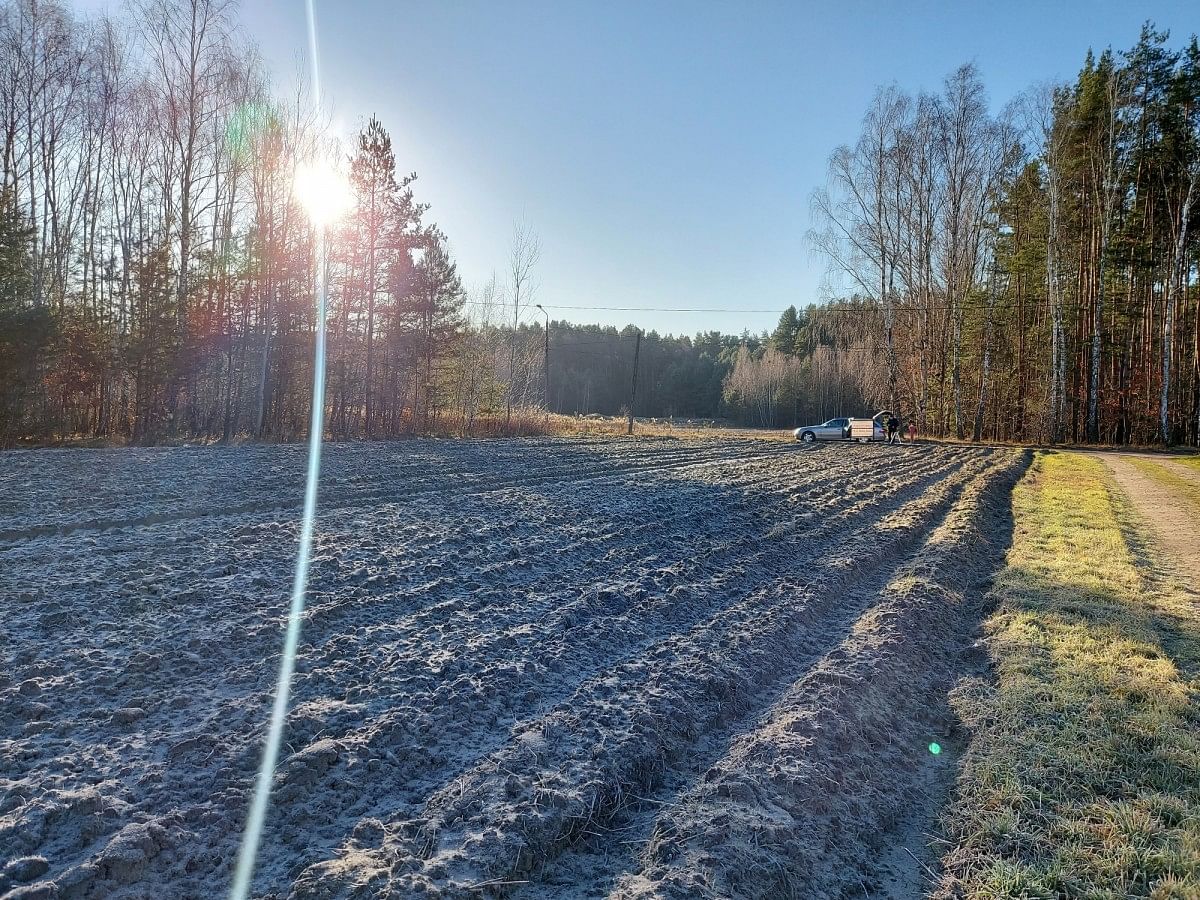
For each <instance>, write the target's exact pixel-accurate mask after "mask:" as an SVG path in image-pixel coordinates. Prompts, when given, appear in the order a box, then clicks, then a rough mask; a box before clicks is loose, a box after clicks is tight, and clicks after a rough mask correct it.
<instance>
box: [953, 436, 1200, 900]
mask: <svg viewBox="0 0 1200 900" xmlns="http://www.w3.org/2000/svg"><path fill="white" fill-rule="evenodd" d="M1013 511H1014V516H1015V531H1014V535H1013V546H1012V548H1011V549H1010V551H1009V554H1008V557H1007V560H1006V563H1005V567H1004V568H1003V569H1002V570H1001V572H1000V573H999V575H998V576H997V579H996V582H995V584H994V586H993V590H992V594H993V598H994V600H995V602H996V611H995V613H994V614H993V615H992V616H991V618H990V619H989V620H988V622H987V623H986V626H985V627H986V634H987V637H988V646H989V652H990V654H991V657H992V661H993V664H994V667H995V680H994V682H992V683H988V682H984V681H982V680H974V681H971V682H968V683H965V684H963V685H961V686H960V687H959V688H958V689H957V690H956V691H955V694H954V697H953V700H954V704H955V708H956V710H957V711H958V713H959V715H960V716H961V718H962V719H963V721H964V723H965V724H966V725H967V727H968V728H969V729H970V730H971V742H970V746H969V748H968V750H967V752H966V754H965V755H964V758H963V764H962V768H961V769H960V774H959V781H958V785H957V789H956V796H955V799H954V800H953V801H952V803H951V805H950V807H949V808H948V809H947V812H946V814H945V817H944V820H943V826H944V831H945V835H946V838H947V841H948V849H947V850H946V851H945V853H944V856H943V860H942V863H943V870H944V877H943V881H942V885H941V889H940V891H939V893H941V894H942V895H943V896H959V897H972V898H983V897H1030V898H1035V897H1036V898H1043V897H1044V898H1063V897H1087V898H1118V897H1154V898H1168V897H1171V898H1176V897H1180V898H1181V897H1188V898H1195V897H1200V679H1197V671H1198V670H1200V666H1198V663H1200V612H1198V611H1197V609H1196V608H1195V606H1194V603H1193V602H1192V600H1191V599H1190V598H1188V597H1187V596H1186V595H1185V594H1184V593H1183V592H1182V591H1180V590H1179V589H1178V588H1177V587H1176V586H1175V585H1173V584H1172V583H1170V582H1167V581H1166V580H1164V579H1163V578H1162V577H1161V576H1152V575H1150V574H1147V572H1148V569H1149V567H1147V566H1143V565H1139V559H1143V558H1144V556H1145V553H1146V552H1147V550H1146V547H1145V545H1144V544H1142V543H1141V539H1140V537H1139V536H1138V534H1137V533H1136V531H1135V530H1134V526H1133V522H1134V517H1133V515H1132V511H1131V510H1130V508H1129V507H1128V505H1127V503H1126V501H1125V499H1124V497H1123V495H1121V494H1120V493H1119V492H1118V491H1117V490H1116V488H1115V486H1113V485H1112V483H1111V481H1110V479H1109V478H1108V475H1107V470H1106V469H1105V468H1104V466H1103V464H1102V463H1100V462H1098V461H1097V460H1095V459H1091V458H1088V457H1084V456H1080V455H1077V454H1072V453H1042V454H1039V455H1038V457H1037V459H1036V460H1035V462H1034V465H1033V467H1032V468H1031V469H1030V472H1029V473H1028V474H1027V475H1026V477H1025V478H1024V479H1023V480H1022V482H1021V483H1020V484H1019V485H1018V486H1017V488H1016V490H1015V491H1014V494H1013Z"/></svg>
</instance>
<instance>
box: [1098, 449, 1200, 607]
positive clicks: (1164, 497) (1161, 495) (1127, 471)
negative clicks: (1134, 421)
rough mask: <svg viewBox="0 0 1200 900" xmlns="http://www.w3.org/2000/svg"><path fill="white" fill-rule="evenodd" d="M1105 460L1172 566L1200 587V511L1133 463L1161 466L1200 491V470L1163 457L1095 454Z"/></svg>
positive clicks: (1187, 581) (1168, 486) (1155, 455)
mask: <svg viewBox="0 0 1200 900" xmlns="http://www.w3.org/2000/svg"><path fill="white" fill-rule="evenodd" d="M1096 455H1097V456H1099V457H1100V458H1102V459H1103V460H1104V463H1105V465H1107V466H1108V468H1109V470H1110V471H1111V472H1112V474H1113V478H1114V479H1115V481H1116V482H1117V485H1118V486H1119V487H1120V488H1121V490H1122V491H1124V492H1125V494H1126V495H1127V496H1128V497H1129V500H1130V502H1131V503H1132V504H1133V507H1134V509H1135V510H1136V511H1137V513H1138V515H1139V517H1140V518H1141V519H1142V520H1143V522H1144V523H1145V525H1146V527H1147V528H1148V530H1149V531H1150V533H1151V534H1152V535H1153V536H1154V537H1155V539H1156V540H1157V542H1158V544H1159V545H1160V546H1161V548H1162V549H1163V550H1164V551H1165V552H1166V553H1167V554H1168V555H1169V556H1170V560H1171V563H1172V564H1173V565H1174V566H1175V568H1176V569H1177V571H1178V573H1179V574H1180V575H1182V576H1183V577H1184V578H1185V580H1186V583H1187V584H1190V585H1196V584H1200V508H1198V507H1197V505H1196V504H1195V503H1194V502H1193V501H1192V499H1190V498H1189V497H1186V496H1183V495H1181V493H1180V492H1179V491H1176V490H1172V489H1171V487H1170V485H1165V484H1163V483H1162V482H1160V481H1158V480H1156V479H1154V478H1152V477H1151V476H1150V475H1147V474H1146V473H1145V472H1144V471H1142V470H1141V469H1139V468H1138V467H1137V466H1136V465H1134V464H1133V463H1132V462H1130V459H1131V458H1132V459H1141V460H1147V461H1148V462H1150V463H1153V464H1154V465H1158V466H1162V467H1163V468H1165V469H1166V470H1167V471H1169V472H1171V473H1174V474H1175V475H1176V476H1177V477H1179V478H1183V479H1185V480H1187V481H1189V482H1192V483H1194V484H1196V486H1197V487H1198V488H1200V470H1197V469H1195V468H1192V467H1191V466H1187V465H1183V464H1181V463H1178V462H1175V461H1174V460H1172V459H1170V457H1164V456H1163V455H1161V454H1123V453H1122V454H1117V453H1101V454H1096Z"/></svg>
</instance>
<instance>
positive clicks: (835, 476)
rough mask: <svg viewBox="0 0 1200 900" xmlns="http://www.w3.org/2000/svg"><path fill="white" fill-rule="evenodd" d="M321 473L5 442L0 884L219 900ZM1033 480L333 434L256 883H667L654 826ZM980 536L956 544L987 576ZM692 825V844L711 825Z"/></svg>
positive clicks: (378, 889) (698, 800)
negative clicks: (878, 613)
mask: <svg viewBox="0 0 1200 900" xmlns="http://www.w3.org/2000/svg"><path fill="white" fill-rule="evenodd" d="M303 463H304V458H303V454H302V453H301V452H299V450H298V448H290V447H281V448H239V449H226V450H219V449H205V450H175V451H166V450H154V451H123V452H111V451H46V452H20V453H13V454H6V455H4V456H3V457H0V496H2V497H4V500H3V501H2V502H0V603H3V606H4V608H5V610H6V616H5V618H4V621H3V624H2V625H0V639H3V643H4V649H3V653H4V666H3V669H2V671H0V692H2V694H3V709H4V712H3V714H2V717H0V760H2V761H3V775H2V776H0V778H2V780H0V865H4V864H8V865H10V866H11V865H16V866H17V868H16V869H11V870H6V871H7V872H8V874H6V875H0V894H3V892H4V891H5V890H8V889H13V890H14V891H18V890H21V889H20V888H18V882H17V880H16V878H15V877H13V876H14V875H15V874H20V875H22V877H25V875H26V873H27V872H29V871H33V870H39V869H41V868H43V864H42V863H40V862H34V863H29V862H28V858H30V857H34V858H36V857H41V858H44V860H45V864H44V868H45V871H44V872H38V874H36V875H34V876H33V878H32V881H33V884H35V885H40V888H39V889H40V890H42V891H43V894H44V895H45V896H64V897H68V896H79V897H91V896H96V897H99V896H114V897H142V896H146V895H147V894H150V893H158V894H160V895H165V896H178V897H210V896H214V895H217V894H219V893H220V892H221V891H222V890H223V889H224V885H225V884H226V883H227V880H228V877H229V873H230V871H231V866H232V859H233V853H234V850H235V848H236V843H237V837H238V831H239V829H240V826H241V822H242V818H243V816H244V812H245V806H246V802H247V794H248V790H249V787H250V783H251V778H252V775H253V771H254V768H255V766H256V764H257V756H258V752H259V747H260V743H261V737H262V727H263V720H264V717H265V712H266V707H267V704H268V703H269V700H270V691H271V688H272V681H273V678H274V673H275V670H276V667H277V654H278V652H279V647H280V643H281V634H282V625H283V621H284V616H285V612H286V594H287V590H288V588H289V579H290V574H291V567H292V565H293V560H294V553H295V546H294V542H295V535H296V521H295V519H296V517H297V511H298V506H299V500H300V480H301V478H302V472H303ZM1019 465H1020V464H1019V461H1018V457H1016V456H1015V455H1013V454H1009V453H1003V452H999V453H998V452H992V451H987V450H973V449H933V448H902V449H896V448H884V447H875V446H872V447H837V448H830V447H827V448H820V449H817V450H812V451H809V450H802V449H801V448H798V447H794V446H791V445H787V444H774V443H770V444H769V443H758V444H756V443H751V442H745V441H737V442H727V443H720V442H713V443H695V444H680V443H676V442H670V441H663V442H641V441H639V442H619V441H618V442H613V441H586V440H580V441H551V440H546V441H527V442H525V441H507V442H488V443H474V444H472V443H454V442H413V443H410V444H400V445H357V446H334V447H331V448H330V449H329V453H328V456H327V461H326V465H325V468H324V470H323V476H324V478H323V483H324V486H323V493H322V509H323V513H322V516H321V521H320V525H319V528H318V537H317V546H316V548H315V553H314V566H313V572H312V579H311V582H310V602H309V606H308V615H307V618H306V623H305V631H304V636H303V639H302V647H301V652H300V658H299V660H298V669H297V678H296V685H295V690H294V695H293V697H294V703H293V710H292V713H291V715H290V716H289V722H288V728H287V733H286V736H285V741H286V747H285V759H283V761H282V763H281V766H280V771H279V774H278V775H277V783H276V796H275V801H274V802H275V805H274V807H273V810H272V813H271V817H270V821H269V823H268V828H267V834H266V839H265V844H264V848H263V862H262V864H261V866H260V869H259V876H258V879H257V880H256V891H257V892H258V893H260V894H261V895H263V896H278V897H284V896H295V897H297V898H299V897H323V896H329V897H334V896H364V897H367V896H371V897H374V896H381V897H382V896H406V895H408V894H409V893H416V892H419V891H425V892H426V893H429V894H433V895H445V896H458V895H462V896H479V895H480V892H481V891H484V892H489V891H496V892H501V893H504V892H508V891H509V890H510V889H518V890H520V891H523V892H526V893H528V894H529V895H531V896H533V895H537V894H538V893H539V891H540V892H542V893H543V895H546V896H551V895H556V894H561V893H562V892H563V889H564V887H565V885H566V883H567V882H569V883H570V884H571V886H572V888H571V889H572V890H575V891H576V892H577V893H578V894H579V895H580V896H604V895H605V894H607V893H608V892H609V891H618V892H625V893H628V892H630V891H642V892H647V891H649V892H659V893H664V894H666V893H670V891H671V887H670V886H671V885H672V884H675V883H676V882H677V880H678V877H677V875H678V873H675V872H674V870H673V869H672V868H671V866H670V865H668V863H669V860H667V859H666V855H670V854H664V852H663V851H662V849H661V848H662V847H663V842H662V838H663V835H665V834H668V833H677V834H681V835H682V834H687V833H688V832H687V831H686V830H681V825H680V824H679V823H675V824H670V825H669V828H670V830H669V831H664V828H668V824H664V823H665V822H666V820H663V821H662V822H660V821H659V819H658V817H657V815H656V814H655V815H651V814H650V813H652V812H655V813H656V812H657V811H658V810H660V809H665V808H667V807H677V806H679V804H685V808H694V809H696V810H702V809H704V808H705V807H704V804H706V803H712V802H713V801H712V799H711V798H709V797H706V795H705V794H704V792H703V791H700V790H699V789H698V787H697V779H696V774H697V773H698V772H699V773H703V772H705V771H709V770H712V771H728V770H734V769H736V768H737V767H738V766H739V765H741V766H742V767H743V768H745V766H744V764H742V763H739V762H737V761H738V760H741V759H743V756H744V753H745V751H743V750H740V749H739V748H741V747H743V746H754V742H755V741H756V740H765V741H767V742H768V743H771V739H770V737H769V735H770V734H772V733H773V730H772V727H771V724H770V723H771V722H772V721H773V720H774V719H775V718H777V717H779V716H782V715H784V714H785V710H786V709H788V708H790V706H791V705H794V703H792V702H790V701H787V699H786V698H788V697H789V696H792V695H793V694H795V693H796V691H801V693H802V690H801V687H800V685H803V684H804V678H805V677H806V673H809V672H811V671H812V670H813V667H814V666H816V665H818V664H822V663H821V661H822V659H823V658H824V657H825V656H826V655H827V654H829V653H831V652H834V651H835V650H836V648H837V647H839V645H840V644H842V643H843V642H844V641H846V640H847V639H848V636H849V635H853V634H854V629H855V628H857V627H858V626H857V625H856V623H858V622H860V621H861V619H862V617H863V616H864V615H869V614H870V612H871V611H872V610H876V609H877V608H880V607H881V604H883V603H884V602H885V601H884V599H883V598H885V597H886V596H887V593H888V592H887V591H886V586H887V585H888V583H889V582H890V581H892V580H893V576H896V577H899V576H898V575H897V573H898V572H899V571H908V570H907V569H904V567H905V566H908V567H910V568H911V567H912V566H918V567H919V565H920V560H921V559H922V558H925V557H928V558H933V557H930V556H929V554H931V553H933V552H934V551H933V550H932V549H930V548H928V547H927V546H926V544H927V543H928V541H929V539H930V538H929V536H930V534H940V533H941V532H940V531H939V530H938V529H939V528H941V529H945V528H947V527H950V526H949V525H948V524H947V523H953V522H954V521H956V519H955V516H956V515H964V513H962V512H961V510H962V509H963V508H964V507H963V504H964V503H965V504H968V505H969V504H972V503H974V504H976V505H978V504H981V503H991V502H993V500H994V498H995V497H997V496H1002V495H1003V493H1004V491H1005V490H1006V489H1007V486H1008V484H1009V483H1010V481H1011V475H1012V472H1013V471H1015V470H1016V469H1017V468H1019ZM972 498H976V499H972ZM979 498H984V499H979ZM989 498H990V499H989ZM972 508H974V507H972ZM1002 532H1003V529H1002V528H1000V527H995V528H991V527H989V528H984V529H983V532H982V533H983V534H984V536H985V537H987V536H991V535H1000V534H1001V533H1002ZM955 533H956V534H957V532H955ZM988 547H990V543H989V541H988V540H976V541H974V542H973V543H972V546H969V547H967V546H964V547H963V548H962V552H963V554H964V557H963V558H964V559H967V560H968V561H969V562H968V565H969V566H976V567H979V568H986V566H987V564H988V560H989V559H990V557H989V555H988V554H989V553H990V552H991V551H990V550H988V549H987V548H988ZM922 571H923V570H922ZM905 577H915V576H905ZM947 590H954V591H958V590H959V587H957V586H951V588H947ZM938 596H941V595H938ZM896 615H897V616H899V617H900V619H903V618H904V617H907V616H909V615H913V616H915V615H916V613H915V612H911V611H907V610H901V611H900V612H897V613H896ZM954 621H955V623H956V624H954V625H953V627H949V626H945V625H944V623H942V624H936V623H935V627H934V628H933V630H934V631H936V632H937V633H938V634H939V635H941V637H940V638H939V640H942V641H943V645H944V646H943V649H945V647H953V646H957V644H956V643H955V642H956V641H959V640H960V639H961V636H962V634H963V633H966V632H968V631H969V629H970V621H971V617H970V616H969V615H967V616H965V617H963V618H961V620H960V619H955V620H954ZM937 622H941V620H940V619H939V620H937ZM897 627H900V626H897ZM922 646H923V645H922ZM939 687H940V682H939V683H937V684H935V683H933V682H930V684H928V685H924V686H923V687H922V690H924V691H925V693H924V694H921V691H917V692H916V694H914V697H915V696H917V695H920V696H927V695H929V694H930V693H931V692H932V693H933V694H936V692H937V690H938V689H939ZM805 696H806V695H805ZM911 700H912V698H908V699H907V700H906V702H909V701H911ZM796 702H799V701H796ZM839 714H840V713H839ZM747 742H750V743H749V744H748V743H747ZM747 758H749V757H747ZM921 777H923V776H922V775H921V774H920V773H919V772H915V773H914V774H913V776H912V778H911V779H909V781H910V782H912V781H914V780H915V779H918V778H921ZM638 798H641V799H638ZM687 804H692V805H693V807H687V806H686V805H687ZM884 806H886V804H884ZM881 808H882V807H881ZM696 815H697V816H699V817H700V818H703V815H702V814H701V813H699V812H698V813H696ZM704 815H706V814H704ZM881 815H882V813H881ZM885 819H887V816H883V818H881V819H880V821H884V820H885ZM681 821H682V820H681ZM631 823H632V824H631ZM621 829H626V830H627V831H628V832H629V834H628V835H626V833H625V831H622V830H621ZM639 829H640V830H639ZM730 834H731V835H733V834H736V831H731V832H730ZM680 840H681V841H682V843H680V844H679V845H678V846H679V847H680V848H683V849H681V850H680V851H679V852H680V853H681V854H682V855H680V856H679V857H678V858H679V859H685V860H686V859H689V858H691V857H689V855H688V853H690V852H691V851H687V850H686V848H688V847H692V846H698V844H696V842H697V841H699V842H700V843H701V844H702V843H703V841H704V840H708V838H704V837H693V838H689V839H687V840H683V839H682V838H681V839H680ZM622 841H627V843H621V842H622ZM589 842H590V843H589ZM860 843H861V842H860ZM602 844H613V845H616V846H617V847H618V848H619V849H618V852H615V853H611V854H599V853H597V852H595V849H596V847H598V846H600V845H602ZM685 851H686V852H685ZM22 860H25V861H24V862H20V861H22ZM22 867H23V868H22ZM30 867H32V869H31V868H30ZM664 867H665V868H664ZM682 871H685V872H686V873H687V874H686V876H684V877H686V878H691V877H693V875H695V876H696V877H700V876H699V874H698V873H701V872H703V871H706V870H704V867H703V865H702V864H701V862H700V861H699V859H698V858H697V859H696V860H694V861H693V862H688V863H686V865H683V867H682ZM703 877H705V878H713V877H716V875H715V874H714V873H711V872H710V873H709V874H708V875H704V876H703ZM720 877H729V878H733V877H735V875H733V874H729V873H726V874H725V875H721V876H720ZM795 877H800V876H799V875H798V876H795ZM807 877H810V878H811V877H815V876H812V875H810V876H807ZM27 880H29V879H27ZM793 880H794V878H793ZM480 882H493V883H494V884H493V885H492V886H491V887H487V886H485V887H483V888H479V887H473V886H476V885H479V884H480ZM498 882H522V884H519V885H517V884H510V885H504V884H499V883H498ZM27 887H29V886H28V885H27Z"/></svg>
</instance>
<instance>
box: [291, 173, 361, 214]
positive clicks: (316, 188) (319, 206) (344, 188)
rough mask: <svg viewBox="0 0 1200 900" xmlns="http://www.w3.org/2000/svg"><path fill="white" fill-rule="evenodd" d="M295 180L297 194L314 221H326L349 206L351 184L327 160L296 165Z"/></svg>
mask: <svg viewBox="0 0 1200 900" xmlns="http://www.w3.org/2000/svg"><path fill="white" fill-rule="evenodd" d="M294 184H295V191H296V197H297V198H298V199H299V200H300V203H301V205H302V206H303V207H304V209H305V211H306V212H307V213H308V217H309V219H311V220H312V223H313V224H314V225H329V224H330V223H332V222H335V221H337V220H338V219H339V218H341V217H342V216H343V215H345V214H346V212H347V211H348V210H349V209H350V205H351V202H352V199H353V198H352V196H351V193H350V184H349V182H347V181H346V178H345V176H344V175H342V174H341V173H340V172H338V171H337V170H336V169H334V168H333V167H332V166H330V165H329V164H328V163H324V162H309V163H303V164H301V165H300V166H298V167H297V168H296V178H295V182H294Z"/></svg>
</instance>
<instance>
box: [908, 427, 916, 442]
mask: <svg viewBox="0 0 1200 900" xmlns="http://www.w3.org/2000/svg"><path fill="white" fill-rule="evenodd" d="M916 441H917V423H916V422H909V423H908V442H909V443H910V444H915V443H916Z"/></svg>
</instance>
